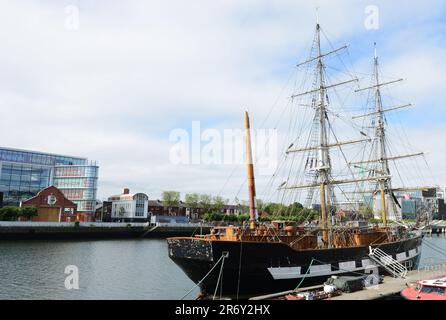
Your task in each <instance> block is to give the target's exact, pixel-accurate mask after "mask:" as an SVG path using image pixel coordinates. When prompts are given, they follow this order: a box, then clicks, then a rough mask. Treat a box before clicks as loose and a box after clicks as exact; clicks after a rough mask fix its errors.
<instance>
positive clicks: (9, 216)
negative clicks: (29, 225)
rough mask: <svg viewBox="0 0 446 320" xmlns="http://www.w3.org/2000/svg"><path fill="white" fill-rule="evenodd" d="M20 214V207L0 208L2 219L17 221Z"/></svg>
mask: <svg viewBox="0 0 446 320" xmlns="http://www.w3.org/2000/svg"><path fill="white" fill-rule="evenodd" d="M19 215H20V208H17V207H13V206H6V207H3V208H1V209H0V221H15V220H17V218H18V217H19Z"/></svg>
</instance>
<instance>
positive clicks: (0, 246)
mask: <svg viewBox="0 0 446 320" xmlns="http://www.w3.org/2000/svg"><path fill="white" fill-rule="evenodd" d="M440 248H442V249H440ZM441 250H443V251H445V252H446V238H445V237H442V236H435V235H434V236H432V237H425V241H423V249H422V255H421V266H422V267H425V266H428V265H435V264H439V263H444V262H446V256H445V255H444V254H443V253H442V252H441ZM67 266H76V268H77V270H78V275H79V289H70V290H69V289H67V288H66V286H65V282H66V279H67V277H69V278H70V277H71V276H72V275H73V274H72V272H73V271H72V270H73V269H71V270H67V274H66V273H65V271H66V268H67ZM69 268H70V267H69ZM445 274H446V270H445ZM68 282H69V283H71V284H72V283H73V282H70V281H68ZM193 287H194V283H193V282H192V281H191V280H189V279H188V278H187V277H186V276H185V275H184V273H183V272H182V271H181V270H180V269H179V268H178V267H177V266H176V265H175V264H174V263H173V262H172V261H171V260H170V259H169V257H168V255H167V243H166V241H165V240H153V239H138V240H105V241H0V299H101V300H103V299H130V300H138V299H151V300H152V299H169V300H171V299H180V298H181V297H183V296H184V295H185V294H186V293H187V292H188V291H189V290H190V289H192V288H193ZM197 295H198V289H197V288H195V289H194V290H193V291H192V292H191V293H190V294H189V295H188V297H187V298H189V299H194V298H195V297H196V296H197Z"/></svg>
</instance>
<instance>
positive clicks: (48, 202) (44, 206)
mask: <svg viewBox="0 0 446 320" xmlns="http://www.w3.org/2000/svg"><path fill="white" fill-rule="evenodd" d="M21 206H22V207H26V206H34V207H36V208H37V216H36V217H33V218H32V221H51V222H70V221H83V220H84V219H85V218H84V217H83V216H81V215H79V214H78V213H77V205H76V203H74V202H73V201H71V200H68V199H67V198H66V197H65V195H64V194H63V193H62V191H60V190H59V189H57V188H56V187H54V186H50V187H47V188H45V189H42V190H40V191H39V192H38V193H37V195H36V196H35V197H32V198H30V199H28V200H25V201H23V202H22V203H21Z"/></svg>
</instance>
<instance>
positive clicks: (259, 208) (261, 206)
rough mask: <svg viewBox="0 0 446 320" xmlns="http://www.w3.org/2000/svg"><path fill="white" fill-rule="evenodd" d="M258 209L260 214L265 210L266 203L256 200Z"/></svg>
mask: <svg viewBox="0 0 446 320" xmlns="http://www.w3.org/2000/svg"><path fill="white" fill-rule="evenodd" d="M256 208H257V211H258V212H259V214H260V213H262V212H263V211H264V210H265V203H264V202H263V200H262V199H256Z"/></svg>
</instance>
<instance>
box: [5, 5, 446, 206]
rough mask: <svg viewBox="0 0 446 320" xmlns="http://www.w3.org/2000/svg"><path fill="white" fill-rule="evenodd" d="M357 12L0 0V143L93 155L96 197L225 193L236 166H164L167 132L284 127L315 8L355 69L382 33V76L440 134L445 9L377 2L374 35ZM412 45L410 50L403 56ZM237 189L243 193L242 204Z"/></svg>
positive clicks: (233, 184)
mask: <svg viewBox="0 0 446 320" xmlns="http://www.w3.org/2000/svg"><path fill="white" fill-rule="evenodd" d="M368 4H369V3H368V1H346V0H345V1H336V2H334V1H318V2H316V1H309V2H302V1H299V2H298V1H291V0H283V1H280V2H271V1H266V0H258V1H254V0H248V1H235V0H229V1H212V2H210V1H204V0H195V1H179V0H178V1H177V0H169V1H136V0H135V1H130V2H125V3H124V2H120V1H95V2H84V1H65V2H58V3H54V2H50V1H46V2H43V3H39V5H37V4H34V3H33V2H31V1H28V2H23V3H21V4H20V5H19V4H18V3H14V2H7V3H4V4H2V10H1V12H0V39H2V46H1V48H2V50H0V67H1V68H0V69H1V70H2V72H1V74H0V112H1V114H2V117H1V122H0V134H1V135H2V145H4V146H10V147H17V148H29V149H37V150H42V151H47V152H53V153H62V154H73V155H81V156H86V157H88V158H89V159H92V160H97V161H98V162H99V164H100V168H101V169H100V182H99V198H104V197H107V196H108V195H110V194H115V193H116V192H118V189H121V187H125V186H128V187H130V188H131V189H134V190H136V189H137V190H138V191H145V192H147V193H148V194H149V196H150V197H152V198H156V197H159V196H160V193H161V191H162V190H165V189H177V190H178V191H181V192H183V193H185V192H194V191H195V192H209V193H219V192H220V191H222V193H223V195H225V196H227V197H229V198H233V197H234V195H235V194H237V192H238V190H239V189H240V186H242V185H243V181H244V180H245V178H244V175H245V168H244V167H243V166H230V165H221V166H218V165H217V166H215V165H214V166H212V165H182V166H177V165H173V164H171V163H170V161H169V150H170V148H171V146H172V142H170V141H169V140H168V138H169V133H170V132H171V130H173V129H175V128H183V129H186V130H190V126H191V123H192V121H194V120H198V121H201V123H202V126H203V128H204V129H206V128H217V129H220V130H223V129H225V128H241V126H242V116H243V111H244V110H245V108H249V110H250V113H251V121H252V125H253V127H256V126H257V127H260V126H261V127H264V128H275V127H278V128H280V129H281V130H282V129H285V127H286V124H287V123H288V122H289V121H288V120H289V119H288V118H287V117H285V113H283V112H284V110H285V104H286V101H287V100H286V99H287V97H288V96H289V94H290V92H287V91H284V92H282V89H283V88H284V85H285V83H286V81H287V79H288V77H289V75H290V74H291V73H292V72H293V66H294V65H295V64H296V62H297V61H299V60H304V59H305V58H306V57H307V55H308V52H309V47H310V45H311V41H312V37H313V32H314V23H315V10H314V9H315V7H316V6H317V5H318V6H320V20H321V21H322V25H323V27H324V30H325V31H326V34H327V35H328V36H329V37H330V41H332V43H333V46H337V45H343V44H344V43H350V49H349V51H350V52H351V55H350V57H351V58H352V60H353V61H352V64H353V65H354V66H355V69H356V68H357V69H358V70H361V71H363V70H367V71H368V70H369V66H370V52H371V50H370V48H371V46H370V43H371V42H373V38H378V39H379V40H381V39H382V40H383V41H380V42H379V43H380V51H381V52H382V53H383V62H386V63H387V64H388V70H389V71H390V72H389V73H390V74H397V75H398V74H399V75H401V76H403V77H407V78H409V82H408V85H407V86H406V87H403V88H402V89H401V90H400V91H397V92H396V93H397V94H398V96H402V98H401V99H402V100H404V99H406V98H407V99H408V100H409V102H410V101H415V102H416V103H417V105H419V106H420V108H421V110H424V111H420V112H419V113H416V114H415V116H413V117H414V118H415V117H421V116H422V115H429V116H430V115H431V114H432V115H435V116H436V117H435V118H436V120H435V121H436V122H437V128H441V126H442V125H444V122H442V120H440V119H441V117H440V116H442V115H444V110H442V108H441V104H440V103H439V101H441V99H440V98H441V93H442V91H443V90H442V89H443V84H442V81H441V77H442V75H443V74H444V71H446V62H444V61H442V59H441V57H442V56H444V45H443V43H444V42H441V41H440V40H441V39H432V37H427V36H428V35H432V34H433V33H432V31H433V30H435V29H438V28H444V24H443V23H442V22H441V21H439V20H438V18H439V13H441V12H444V11H445V10H444V5H443V4H442V3H441V1H425V2H423V4H417V3H413V4H412V5H410V6H409V5H402V2H399V1H397V2H392V3H389V2H388V1H387V2H385V1H377V5H378V7H379V8H380V16H381V18H382V19H381V29H380V30H378V31H374V32H372V31H368V30H365V28H364V18H365V13H364V9H365V7H366V6H367V5H368ZM67 5H75V6H77V7H78V8H79V29H78V30H77V31H76V30H75V31H73V30H68V29H67V28H66V21H67V18H69V16H68V15H67V13H66V12H65V9H66V6H67ZM432 12H433V13H432ZM333 13H335V14H333ZM409 37H410V39H413V40H414V41H416V43H417V47H416V48H412V50H409V49H410V47H411V46H409V44H408V41H406V39H407V38H409ZM328 49H329V46H327V45H325V46H324V50H328ZM366 67H367V68H368V69H366ZM290 88H291V87H290V86H288V87H287V89H290ZM278 97H279V99H278ZM276 101H277V103H276ZM431 103H432V106H433V107H432V109H431V107H430V106H431ZM273 105H275V107H274V108H273V109H272V110H273V111H272V112H271V111H270V110H271V108H272V106H273ZM426 110H435V111H432V113H430V112H426ZM268 114H270V116H269V118H268V120H267V121H263V120H264V119H265V118H267V116H268ZM281 117H282V120H281V122H280V121H279V119H280V118H281ZM404 117H405V116H404V115H403V118H404ZM411 119H413V118H408V120H409V121H411ZM429 121H433V119H432V118H431V117H429V120H426V121H425V122H424V123H422V125H423V127H422V128H421V127H420V128H419V129H420V130H424V131H425V132H427V134H429V132H433V131H432V130H431V128H430V127H429V125H428V123H429ZM420 126H421V124H420ZM435 134H440V130H439V129H437V131H435ZM283 136H285V133H283V132H280V133H279V137H283ZM432 139H433V141H436V140H435V139H436V137H434V138H432ZM285 144H287V143H286V142H282V145H285ZM439 144H440V143H439ZM439 148H442V147H439ZM278 157H280V155H278ZM436 165H437V166H438V165H439V164H438V163H437V164H436ZM433 170H439V172H442V171H441V170H442V168H437V167H435V168H433ZM232 171H234V173H233V175H232V176H231V172H232ZM229 176H231V178H229V180H228V177H229ZM445 178H446V174H445V175H443V176H442V179H443V180H444V179H445ZM267 185H268V178H266V177H259V187H258V189H259V190H260V189H264V188H267V189H268V188H269V187H265V186H267ZM223 186H224V188H223ZM222 189H223V190H222ZM245 189H246V188H243V187H242V189H240V190H242V191H241V195H242V196H246V190H245Z"/></svg>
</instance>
